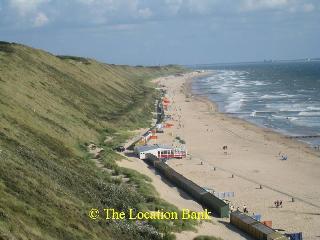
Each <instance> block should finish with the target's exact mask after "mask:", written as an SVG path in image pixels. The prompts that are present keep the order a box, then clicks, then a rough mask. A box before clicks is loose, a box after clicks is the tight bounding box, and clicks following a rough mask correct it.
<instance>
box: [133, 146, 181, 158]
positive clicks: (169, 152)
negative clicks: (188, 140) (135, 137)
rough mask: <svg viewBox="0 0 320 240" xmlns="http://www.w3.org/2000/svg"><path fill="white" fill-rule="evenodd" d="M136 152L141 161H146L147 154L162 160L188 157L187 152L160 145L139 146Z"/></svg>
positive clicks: (135, 149)
mask: <svg viewBox="0 0 320 240" xmlns="http://www.w3.org/2000/svg"><path fill="white" fill-rule="evenodd" d="M134 152H135V153H136V154H137V156H138V157H139V158H140V159H145V158H146V154H147V153H150V154H152V155H154V156H156V157H158V158H160V159H169V158H183V157H185V156H186V151H185V150H181V149H177V148H173V147H170V146H166V145H160V144H155V145H144V146H137V147H135V148H134Z"/></svg>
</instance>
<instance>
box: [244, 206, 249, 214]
mask: <svg viewBox="0 0 320 240" xmlns="http://www.w3.org/2000/svg"><path fill="white" fill-rule="evenodd" d="M243 212H244V213H248V208H247V206H246V205H243Z"/></svg>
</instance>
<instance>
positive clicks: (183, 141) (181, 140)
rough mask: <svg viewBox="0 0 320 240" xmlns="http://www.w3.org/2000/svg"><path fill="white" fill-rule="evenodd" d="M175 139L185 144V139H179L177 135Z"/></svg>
mask: <svg viewBox="0 0 320 240" xmlns="http://www.w3.org/2000/svg"><path fill="white" fill-rule="evenodd" d="M176 140H178V141H179V143H181V144H186V141H185V140H183V139H181V138H180V137H179V136H177V137H176Z"/></svg>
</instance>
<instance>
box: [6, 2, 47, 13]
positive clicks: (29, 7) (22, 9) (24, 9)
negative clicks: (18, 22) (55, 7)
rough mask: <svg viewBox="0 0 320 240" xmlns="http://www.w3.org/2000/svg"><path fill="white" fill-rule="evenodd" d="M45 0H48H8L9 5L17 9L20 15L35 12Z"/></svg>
mask: <svg viewBox="0 0 320 240" xmlns="http://www.w3.org/2000/svg"><path fill="white" fill-rule="evenodd" d="M45 2H48V0H10V1H9V5H10V6H11V7H12V8H13V9H15V10H17V11H18V13H19V14H20V15H21V16H25V15H27V14H29V13H32V12H35V11H36V10H37V9H38V7H39V6H40V5H41V4H42V3H45Z"/></svg>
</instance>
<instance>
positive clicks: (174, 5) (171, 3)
mask: <svg viewBox="0 0 320 240" xmlns="http://www.w3.org/2000/svg"><path fill="white" fill-rule="evenodd" d="M165 3H166V4H167V7H168V9H169V11H170V13H172V14H177V13H178V12H179V10H180V8H181V6H182V3H183V0H165Z"/></svg>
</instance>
